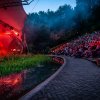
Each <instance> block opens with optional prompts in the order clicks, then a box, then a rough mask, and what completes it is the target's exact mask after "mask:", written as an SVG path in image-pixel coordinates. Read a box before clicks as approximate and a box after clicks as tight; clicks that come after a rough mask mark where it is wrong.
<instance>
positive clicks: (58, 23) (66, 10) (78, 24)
mask: <svg viewBox="0 0 100 100" xmlns="http://www.w3.org/2000/svg"><path fill="white" fill-rule="evenodd" d="M76 4H77V5H76V7H75V8H74V9H73V8H71V6H70V5H64V6H60V7H59V8H58V10H57V11H55V12H54V11H50V10H48V11H47V12H44V11H40V12H38V13H31V14H29V15H28V17H27V19H26V21H25V25H24V28H23V33H24V34H25V35H26V40H27V43H28V48H29V51H30V52H35V51H39V52H46V51H45V50H47V51H48V49H49V48H51V47H53V46H55V45H58V44H59V43H62V42H65V41H69V40H71V39H73V38H75V37H77V36H79V35H82V34H84V33H86V32H92V31H95V30H99V29H100V0H76ZM57 34H64V35H63V36H62V37H61V38H59V39H58V40H55V39H52V38H51V35H54V36H55V35H57Z"/></svg>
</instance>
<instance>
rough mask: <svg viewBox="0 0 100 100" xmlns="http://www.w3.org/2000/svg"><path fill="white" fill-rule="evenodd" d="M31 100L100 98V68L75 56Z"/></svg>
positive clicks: (97, 99) (68, 59)
mask: <svg viewBox="0 0 100 100" xmlns="http://www.w3.org/2000/svg"><path fill="white" fill-rule="evenodd" d="M66 61H67V65H66V66H65V67H64V69H63V70H62V71H61V72H60V73H59V74H58V75H57V76H56V78H54V79H53V80H52V81H51V82H50V83H49V84H48V85H47V86H46V87H45V88H44V89H43V90H41V91H40V92H38V93H37V94H36V95H35V96H33V97H32V98H31V99H30V100H100V68H99V67H97V66H96V65H95V64H93V63H91V62H89V61H87V60H83V59H75V58H66Z"/></svg>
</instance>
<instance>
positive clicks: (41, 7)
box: [24, 0, 76, 13]
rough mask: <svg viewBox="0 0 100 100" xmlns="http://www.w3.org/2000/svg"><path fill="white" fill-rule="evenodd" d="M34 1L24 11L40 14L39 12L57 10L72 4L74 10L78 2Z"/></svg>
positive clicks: (61, 0) (72, 0) (66, 0)
mask: <svg viewBox="0 0 100 100" xmlns="http://www.w3.org/2000/svg"><path fill="white" fill-rule="evenodd" d="M37 1H38V0H34V2H32V3H31V4H30V5H28V6H24V9H25V11H26V12H27V13H31V12H39V11H47V10H48V9H50V10H53V11H55V10H57V9H58V7H59V6H61V5H64V4H70V5H71V6H72V8H74V7H75V6H76V0H39V2H38V3H37Z"/></svg>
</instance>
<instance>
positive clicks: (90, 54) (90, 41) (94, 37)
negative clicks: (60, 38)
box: [51, 31, 100, 58]
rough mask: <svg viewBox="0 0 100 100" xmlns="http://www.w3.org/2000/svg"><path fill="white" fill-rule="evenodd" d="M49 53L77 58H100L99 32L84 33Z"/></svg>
mask: <svg viewBox="0 0 100 100" xmlns="http://www.w3.org/2000/svg"><path fill="white" fill-rule="evenodd" d="M51 53H52V54H57V55H61V54H63V55H67V56H74V57H79V58H81V57H85V58H100V31H98V32H93V33H91V34H90V33H86V34H85V35H83V36H80V37H79V38H77V39H75V40H73V41H71V42H69V43H65V44H62V45H59V46H57V47H55V48H53V49H52V50H51Z"/></svg>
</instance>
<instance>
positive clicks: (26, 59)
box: [0, 55, 52, 77]
mask: <svg viewBox="0 0 100 100" xmlns="http://www.w3.org/2000/svg"><path fill="white" fill-rule="evenodd" d="M51 60H52V59H51V58H50V57H47V56H44V55H34V56H32V55H21V56H12V57H6V58H3V59H2V60H1V61H0V77H1V76H5V75H9V74H12V73H18V72H21V71H22V70H25V69H30V68H33V67H35V66H36V65H37V64H42V63H48V62H50V61H51Z"/></svg>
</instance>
